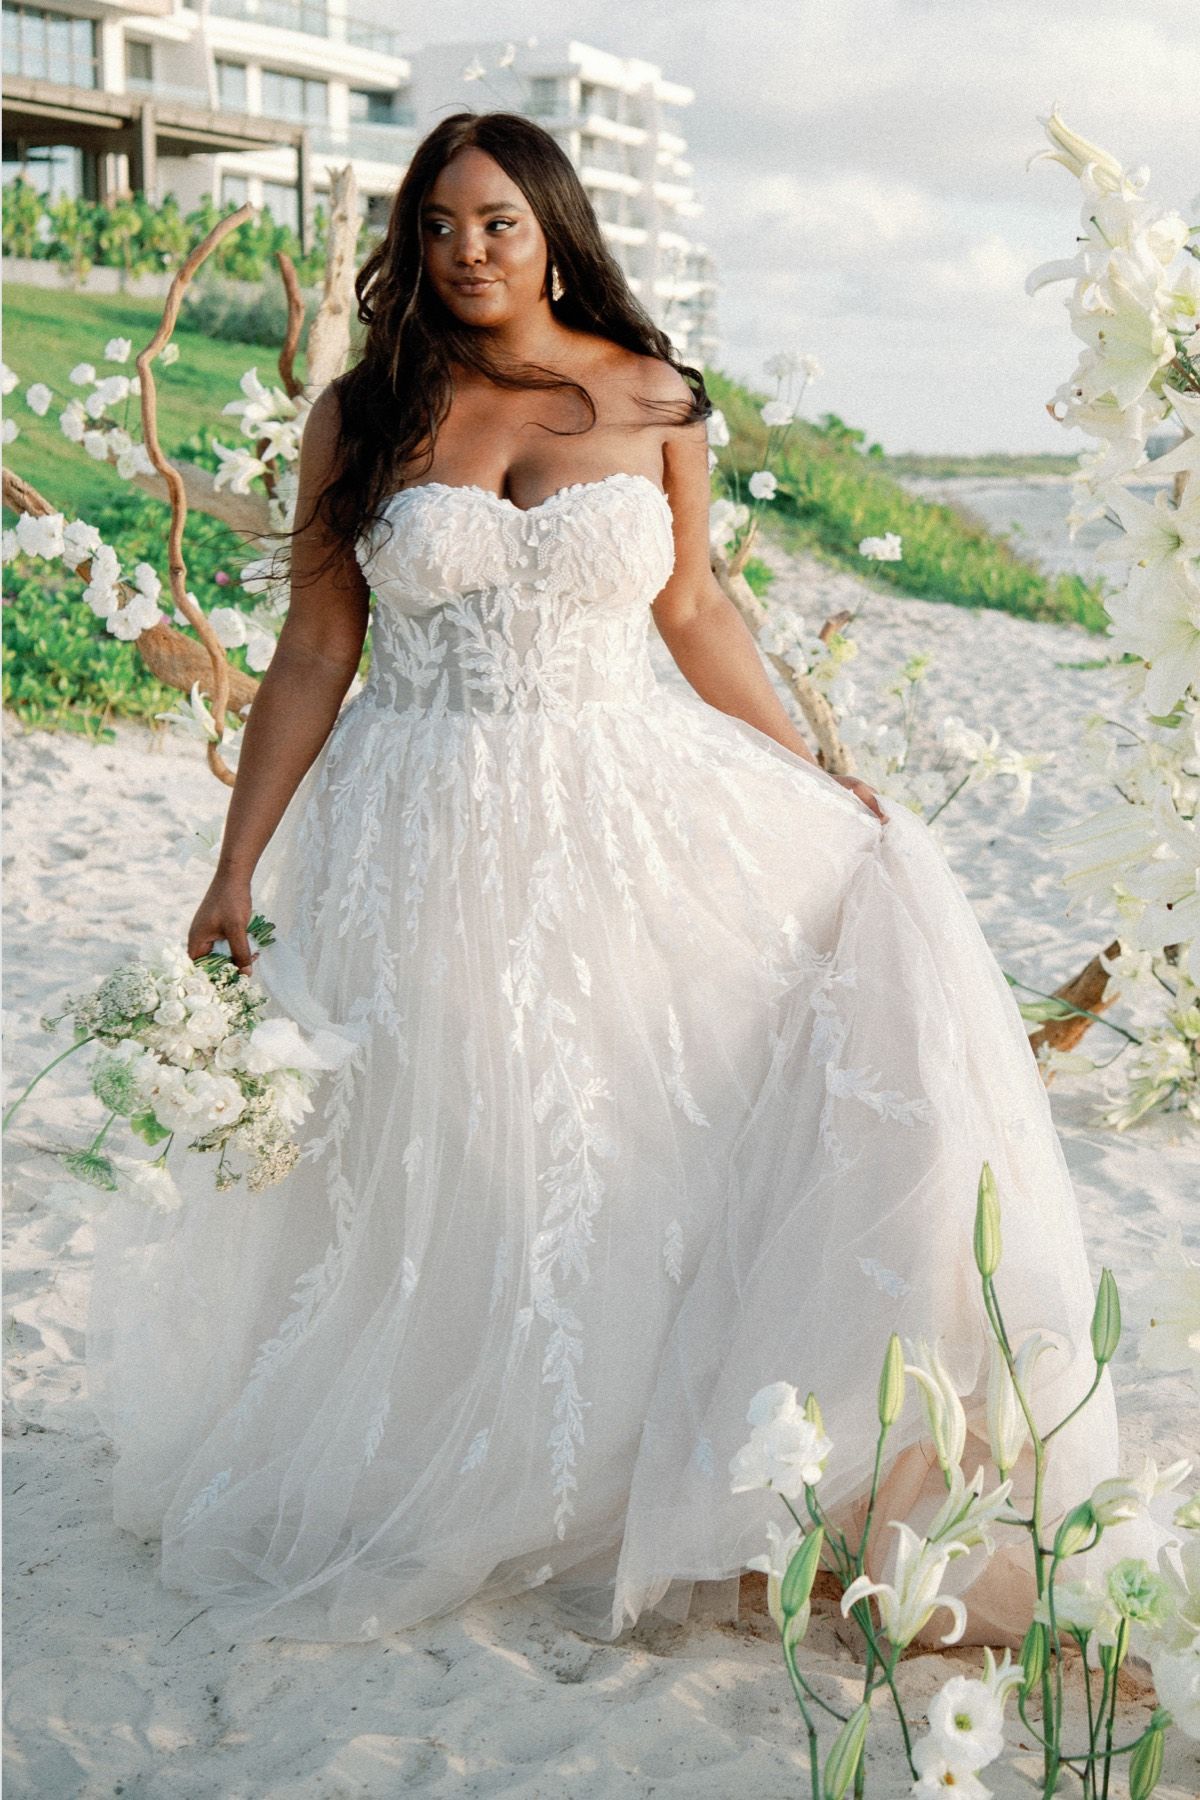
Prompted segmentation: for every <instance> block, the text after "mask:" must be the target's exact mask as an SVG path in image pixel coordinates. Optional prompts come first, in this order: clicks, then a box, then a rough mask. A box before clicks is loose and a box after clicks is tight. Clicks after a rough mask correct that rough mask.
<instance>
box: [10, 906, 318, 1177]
mask: <svg viewBox="0 0 1200 1800" xmlns="http://www.w3.org/2000/svg"><path fill="white" fill-rule="evenodd" d="M249 935H250V937H251V939H252V940H253V942H254V943H256V944H257V945H259V946H260V947H265V946H266V945H268V944H270V943H272V942H273V937H272V926H271V924H270V922H269V920H266V919H264V918H262V916H261V915H258V914H256V915H255V917H254V918H253V919H252V920H251V921H250V925H249ZM267 1000H268V996H267V994H266V991H265V990H264V989H263V988H262V987H261V985H260V984H258V983H257V982H256V981H254V980H253V979H252V978H250V977H246V976H243V975H242V974H241V973H240V972H239V970H238V968H237V965H236V964H235V963H234V961H233V959H232V957H231V956H230V955H229V947H228V945H221V944H219V945H216V946H214V948H213V950H212V951H211V952H210V953H209V954H208V955H207V956H203V957H200V958H198V959H197V960H196V961H195V962H193V961H192V959H191V958H190V957H189V956H188V955H187V953H186V951H185V950H184V949H183V948H182V946H179V945H176V944H164V945H162V946H160V947H159V948H158V949H157V950H156V951H154V952H152V953H151V954H149V955H147V956H144V957H142V958H139V959H138V960H136V961H133V962H126V963H121V964H119V965H118V966H117V967H116V968H115V969H113V970H112V971H111V972H110V973H109V974H108V975H106V976H105V977H104V978H103V980H102V981H101V982H100V983H99V985H98V986H97V987H96V988H95V989H94V990H92V991H91V992H90V993H87V994H80V995H72V996H68V997H67V998H66V999H65V1000H64V1001H63V1004H62V1009H61V1011H59V1012H58V1013H56V1014H54V1015H50V1016H47V1017H45V1018H43V1019H42V1021H41V1023H42V1026H43V1028H44V1029H45V1030H47V1031H53V1030H54V1029H55V1028H56V1027H57V1026H58V1024H59V1023H60V1022H61V1020H62V1019H64V1018H67V1017H69V1018H70V1019H71V1021H72V1025H73V1027H74V1042H73V1044H72V1045H71V1046H70V1047H69V1048H68V1049H67V1050H65V1051H63V1052H62V1053H61V1054H60V1055H59V1056H57V1057H55V1058H54V1059H53V1061H51V1062H50V1063H48V1064H47V1065H46V1067H45V1068H43V1069H42V1070H40V1071H39V1072H38V1074H37V1075H35V1076H34V1078H33V1080H32V1081H31V1082H29V1084H28V1085H27V1086H26V1088H25V1089H24V1090H23V1092H22V1093H21V1094H20V1095H19V1096H18V1097H17V1099H16V1100H15V1101H14V1102H13V1104H12V1106H10V1107H9V1109H8V1112H7V1113H6V1114H5V1118H4V1124H5V1127H7V1125H8V1123H9V1121H10V1120H11V1118H12V1116H13V1114H14V1113H15V1111H16V1109H17V1107H18V1106H19V1105H20V1104H21V1102H22V1101H23V1100H24V1099H25V1097H26V1095H28V1094H29V1093H30V1092H31V1091H32V1089H33V1088H34V1087H35V1086H36V1084H37V1083H38V1082H39V1081H40V1080H41V1079H42V1076H43V1075H45V1074H46V1073H48V1071H49V1070H50V1069H52V1068H54V1067H55V1066H56V1064H58V1063H59V1062H61V1061H62V1060H63V1057H64V1056H69V1055H71V1054H72V1053H73V1052H74V1051H75V1050H79V1049H82V1048H83V1047H84V1046H85V1045H87V1044H92V1045H95V1046H97V1047H98V1054H97V1055H96V1057H95V1061H94V1064H93V1067H92V1071H91V1089H92V1093H93V1094H94V1095H95V1096H96V1098H97V1099H99V1100H100V1101H101V1103H102V1104H103V1105H104V1106H105V1107H106V1108H107V1110H108V1117H107V1118H106V1120H105V1121H104V1124H103V1125H102V1126H101V1128H100V1130H99V1131H98V1132H97V1134H96V1135H95V1137H94V1138H93V1139H92V1141H91V1143H90V1144H88V1145H87V1146H86V1147H85V1148H84V1149H79V1150H65V1151H61V1152H59V1154H60V1156H61V1159H62V1162H63V1165H64V1167H65V1168H66V1169H67V1170H68V1172H69V1173H70V1174H71V1175H72V1176H74V1177H75V1178H76V1179H77V1180H79V1181H81V1182H84V1183H87V1184H88V1185H90V1186H92V1187H96V1188H100V1189H103V1190H105V1191H108V1192H117V1191H121V1192H125V1193H129V1194H134V1195H135V1196H136V1197H138V1198H141V1199H143V1200H145V1201H146V1202H147V1204H149V1205H152V1206H155V1207H160V1208H166V1209H171V1208H174V1207H177V1206H178V1205H179V1204H180V1195H179V1191H178V1188H177V1187H176V1185H175V1181H174V1178H173V1176H172V1175H171V1173H170V1171H169V1170H168V1169H167V1161H166V1159H167V1153H168V1152H169V1151H170V1149H171V1147H172V1144H173V1143H174V1141H175V1139H176V1138H179V1139H180V1141H181V1143H182V1144H183V1145H184V1146H185V1147H186V1148H187V1149H189V1150H195V1151H216V1152H217V1155H218V1161H217V1169H216V1175H215V1184H216V1187H217V1189H218V1190H225V1189H228V1188H230V1187H232V1186H234V1185H235V1184H236V1183H237V1182H238V1181H240V1180H241V1179H242V1177H243V1175H245V1177H246V1186H247V1188H248V1189H249V1191H250V1192H252V1193H257V1192H259V1191H261V1190H262V1189H263V1188H265V1187H268V1186H270V1185H271V1184H272V1183H274V1182H277V1181H281V1180H282V1179H283V1177H284V1176H285V1175H287V1174H288V1173H289V1172H290V1170H291V1169H292V1168H293V1167H294V1165H295V1163H296V1161H297V1159H298V1157H299V1150H298V1148H297V1146H296V1144H295V1142H294V1140H293V1138H292V1135H291V1133H292V1129H293V1127H295V1126H296V1125H298V1124H299V1123H300V1122H301V1120H302V1119H303V1118H304V1117H305V1116H306V1115H307V1114H308V1113H309V1112H311V1110H312V1104H313V1103H312V1099H311V1093H312V1089H313V1088H314V1086H315V1085H316V1082H317V1080H318V1078H319V1076H320V1074H321V1072H322V1070H324V1069H326V1068H328V1067H330V1066H332V1065H331V1064H330V1063H329V1062H328V1061H327V1060H326V1058H325V1057H324V1056H323V1054H321V1053H319V1052H318V1051H317V1050H316V1049H315V1048H314V1046H313V1045H312V1044H310V1043H309V1042H307V1041H306V1040H305V1038H304V1037H303V1036H302V1034H301V1032H300V1030H299V1028H298V1027H297V1026H296V1024H295V1023H294V1022H293V1021H292V1020H291V1019H288V1018H281V1017H276V1018H266V1017H264V1016H263V1015H264V1010H265V1007H266V1005H267ZM118 1119H121V1120H124V1121H125V1122H126V1124H127V1126H128V1129H129V1130H130V1131H131V1132H132V1133H133V1135H134V1136H135V1137H137V1138H140V1139H142V1140H143V1141H144V1142H145V1143H147V1144H150V1145H158V1144H160V1143H164V1140H165V1145H164V1148H163V1150H162V1152H161V1154H160V1155H159V1156H158V1157H157V1158H155V1159H154V1160H153V1161H147V1160H146V1159H138V1158H133V1159H131V1158H129V1157H124V1156H121V1155H119V1154H115V1153H114V1152H113V1150H112V1149H111V1147H106V1144H105V1140H106V1138H107V1136H108V1133H109V1131H110V1129H111V1127H112V1126H113V1125H114V1123H115V1122H116V1121H117V1120H118Z"/></svg>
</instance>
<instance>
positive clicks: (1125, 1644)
mask: <svg viewBox="0 0 1200 1800" xmlns="http://www.w3.org/2000/svg"><path fill="white" fill-rule="evenodd" d="M1128 1648H1129V1620H1128V1619H1122V1620H1121V1623H1120V1624H1119V1625H1118V1626H1117V1644H1116V1649H1115V1650H1114V1651H1113V1667H1112V1697H1111V1699H1110V1700H1109V1704H1108V1720H1107V1722H1106V1724H1105V1727H1104V1787H1103V1790H1102V1795H1103V1800H1108V1782H1109V1777H1110V1776H1111V1774H1112V1759H1113V1754H1114V1752H1113V1730H1114V1727H1115V1725H1116V1719H1117V1672H1118V1670H1119V1669H1120V1667H1121V1664H1122V1662H1123V1661H1124V1660H1125V1652H1126V1650H1127V1649H1128Z"/></svg>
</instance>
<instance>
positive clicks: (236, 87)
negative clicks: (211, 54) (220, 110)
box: [217, 56, 248, 113]
mask: <svg viewBox="0 0 1200 1800" xmlns="http://www.w3.org/2000/svg"><path fill="white" fill-rule="evenodd" d="M217 95H218V97H219V99H220V102H221V105H222V106H223V107H224V108H225V110H226V111H227V112H236V113H244V112H245V111H246V110H247V105H248V102H247V99H246V65H245V63H236V62H224V61H223V60H222V58H221V57H219V56H218V58H217Z"/></svg>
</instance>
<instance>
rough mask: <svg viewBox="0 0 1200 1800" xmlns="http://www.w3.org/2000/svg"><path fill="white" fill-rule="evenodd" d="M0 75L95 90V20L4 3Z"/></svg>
mask: <svg viewBox="0 0 1200 1800" xmlns="http://www.w3.org/2000/svg"><path fill="white" fill-rule="evenodd" d="M4 73H5V74H6V75H29V76H32V77H34V78H35V79H37V80H41V81H58V82H62V83H63V85H64V86H67V87H79V88H94V87H97V86H98V85H99V79H98V73H97V59H96V26H95V21H94V20H92V19H73V18H68V16H67V14H66V13H58V12H51V11H48V10H47V8H45V7H43V6H19V5H15V4H13V0H4Z"/></svg>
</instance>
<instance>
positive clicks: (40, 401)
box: [25, 381, 54, 419]
mask: <svg viewBox="0 0 1200 1800" xmlns="http://www.w3.org/2000/svg"><path fill="white" fill-rule="evenodd" d="M53 398H54V395H53V394H52V393H51V391H50V389H49V388H48V387H47V386H46V384H45V382H44V381H35V382H34V383H33V385H32V387H27V388H26V389H25V404H26V406H27V407H28V408H29V410H30V412H33V413H36V414H37V416H38V418H39V419H42V418H45V416H46V413H47V411H48V410H49V407H50V402H51V401H52V400H53Z"/></svg>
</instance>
